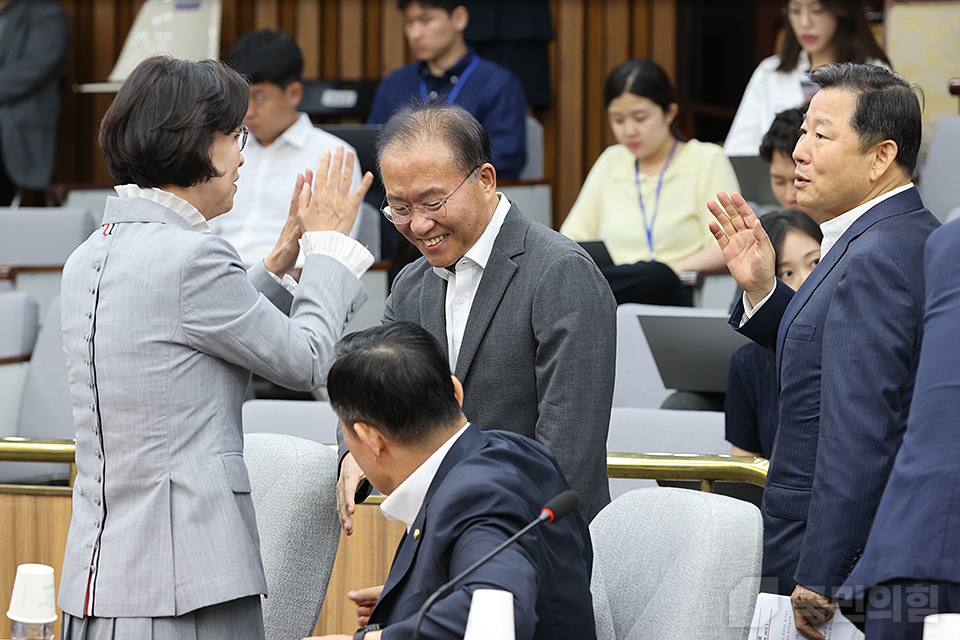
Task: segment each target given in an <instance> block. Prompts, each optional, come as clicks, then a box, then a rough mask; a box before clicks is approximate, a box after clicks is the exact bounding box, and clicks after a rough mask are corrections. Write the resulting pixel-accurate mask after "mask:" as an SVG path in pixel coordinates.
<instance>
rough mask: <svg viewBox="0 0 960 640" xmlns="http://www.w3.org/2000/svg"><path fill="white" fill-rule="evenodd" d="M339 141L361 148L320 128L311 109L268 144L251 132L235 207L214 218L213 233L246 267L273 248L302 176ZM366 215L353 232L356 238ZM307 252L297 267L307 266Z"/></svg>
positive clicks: (356, 178) (356, 168)
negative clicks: (310, 114)
mask: <svg viewBox="0 0 960 640" xmlns="http://www.w3.org/2000/svg"><path fill="white" fill-rule="evenodd" d="M337 145H343V148H344V150H345V151H353V152H354V154H356V150H355V149H354V148H353V147H351V146H350V145H349V144H347V143H346V142H344V141H343V140H341V139H340V138H338V137H336V136H334V135H332V134H329V133H327V132H326V131H324V130H322V129H318V128H317V127H315V126H313V123H312V122H310V118H309V117H308V116H307V114H305V113H301V114H300V117H299V118H298V119H297V121H296V122H294V123H293V124H292V125H290V126H289V127H288V128H287V130H286V131H284V132H283V133H281V134H280V136H279V137H278V138H277V139H276V140H274V141H273V142H272V143H270V144H269V145H268V146H266V147H264V146H263V145H261V144H260V142H259V141H258V140H257V139H256V138H255V137H254V136H250V139H249V140H248V141H247V146H246V147H244V149H243V166H242V167H240V179H239V180H238V181H237V193H236V195H235V196H234V198H233V209H232V210H231V211H230V212H229V213H227V214H226V215H223V216H220V217H218V218H215V219H214V220H211V222H210V228H211V230H212V231H213V233H215V234H217V235H218V236H221V237H223V238H226V239H227V241H229V242H230V244H232V245H233V246H234V248H236V250H237V253H239V254H240V258H241V259H242V260H243V263H244V264H246V265H248V266H249V265H251V264H254V263H256V262H257V261H258V260H263V259H264V258H265V257H267V255H268V254H269V253H270V251H271V250H272V249H273V247H274V245H275V244H276V242H277V238H278V237H279V236H280V230H281V229H282V228H283V223H284V222H285V221H286V219H287V214H288V213H289V211H290V198H291V196H292V195H293V188H294V186H295V184H296V180H297V174H298V173H303V172H304V171H305V170H306V169H310V170H311V171H316V169H317V164H318V163H319V162H320V157H321V156H322V155H323V152H324V151H330V153H333V152H334V151H336V149H337ZM361 175H362V172H361V168H360V163H359V162H355V163H354V165H353V180H352V182H351V184H350V190H351V191H353V190H354V189H356V188H357V186H359V184H360V177H361ZM359 220H360V217H359V216H357V222H355V223H354V225H353V229H352V230H351V232H350V235H351V236H353V237H356V233H357V231H358V228H359ZM303 259H304V256H303V254H301V255H300V257H299V258H298V259H297V266H298V267H302V266H303Z"/></svg>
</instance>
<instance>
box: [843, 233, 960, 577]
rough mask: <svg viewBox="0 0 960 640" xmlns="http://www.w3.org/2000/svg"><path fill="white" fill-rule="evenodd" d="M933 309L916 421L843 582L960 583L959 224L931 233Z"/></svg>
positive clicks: (913, 412)
mask: <svg viewBox="0 0 960 640" xmlns="http://www.w3.org/2000/svg"><path fill="white" fill-rule="evenodd" d="M924 264H925V280H926V290H927V311H926V319H925V321H924V333H923V347H922V349H921V351H920V366H919V368H918V369H917V385H916V392H915V393H914V396H913V404H912V405H911V407H910V419H909V421H908V423H907V431H906V433H905V434H904V436H903V445H902V446H901V447H900V452H899V453H898V454H897V459H896V462H895V463H894V465H893V471H892V472H891V474H890V481H889V482H888V483H887V488H886V490H885V491H884V493H883V499H882V500H881V501H880V506H879V507H878V509H877V517H876V518H875V519H874V522H873V529H871V531H870V538H869V540H868V542H867V548H866V551H864V554H863V559H862V560H861V561H860V563H859V564H858V565H857V567H856V569H854V571H853V573H852V574H850V577H849V579H848V580H847V582H846V585H845V586H849V587H852V588H853V589H854V590H855V591H856V592H859V591H863V590H864V589H869V588H870V587H873V586H874V585H877V584H879V583H881V582H885V581H888V580H893V579H896V578H905V579H913V580H923V581H929V582H954V583H960V367H958V365H957V363H958V362H960V339H958V335H957V329H958V327H960V222H951V223H950V224H948V225H945V226H944V227H942V228H941V229H938V230H937V231H935V232H934V233H933V234H931V236H930V239H929V240H928V241H927V247H926V253H925V256H924Z"/></svg>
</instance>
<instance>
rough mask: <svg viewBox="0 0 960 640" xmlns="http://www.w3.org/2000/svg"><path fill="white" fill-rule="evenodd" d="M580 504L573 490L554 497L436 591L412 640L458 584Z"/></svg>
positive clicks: (421, 613)
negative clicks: (538, 529)
mask: <svg viewBox="0 0 960 640" xmlns="http://www.w3.org/2000/svg"><path fill="white" fill-rule="evenodd" d="M578 504H580V499H579V498H578V497H577V492H576V491H574V490H573V489H567V490H566V491H564V492H563V493H561V494H559V495H556V496H554V497H553V498H551V499H550V501H549V502H548V503H547V504H545V505H544V507H543V509H541V510H540V515H539V516H537V517H536V519H535V520H534V521H533V522H531V523H530V524H528V525H527V526H525V527H524V528H523V529H520V531H518V532H516V533H515V534H513V535H512V536H510V537H509V538H507V539H506V540H504V541H503V543H502V544H500V546H498V547H497V548H496V549H494V550H493V551H491V552H490V553H488V554H487V555H485V556H483V557H482V558H480V559H479V560H477V561H476V562H474V563H473V564H472V565H470V566H469V567H467V568H466V569H464V570H463V571H462V572H461V573H460V575H458V576H456V577H454V578H453V579H452V580H451V581H450V582H448V583H446V584H445V585H443V586H442V587H440V588H439V589H437V590H436V591H434V592H433V593H432V594H431V595H430V597H429V598H427V601H426V602H424V603H423V606H422V607H420V611H418V612H417V621H416V623H415V624H414V625H413V635H412V636H411V638H412V640H417V639H418V638H419V637H420V624H421V623H422V622H423V617H424V616H425V615H427V611H428V610H429V609H430V607H432V606H433V603H434V602H436V601H437V600H439V599H440V598H442V597H444V596H445V595H447V594H449V593H450V592H451V591H453V588H454V587H455V586H456V585H457V583H458V582H460V581H461V580H463V579H464V578H466V577H467V576H468V575H470V574H471V573H473V572H474V571H476V570H477V569H479V568H480V567H482V566H483V565H485V564H487V563H488V562H490V560H492V559H493V558H494V557H496V556H497V555H498V554H499V553H500V552H501V551H503V550H504V549H506V548H507V547H509V546H510V545H512V544H513V543H514V542H516V541H517V540H519V539H520V538H522V537H523V536H525V535H526V534H527V533H529V532H530V531H532V530H533V529H536V528H537V527H538V526H540V525H541V524H542V523H544V522H556V521H557V520H559V519H561V518H563V517H565V516H567V515H568V514H569V513H570V512H571V511H573V510H574V509H576V508H577V505H578Z"/></svg>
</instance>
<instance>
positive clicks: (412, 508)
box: [380, 422, 470, 533]
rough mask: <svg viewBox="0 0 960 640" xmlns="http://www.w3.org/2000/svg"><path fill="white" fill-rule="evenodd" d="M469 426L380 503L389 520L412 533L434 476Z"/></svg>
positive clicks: (451, 438)
mask: <svg viewBox="0 0 960 640" xmlns="http://www.w3.org/2000/svg"><path fill="white" fill-rule="evenodd" d="M469 426H470V423H469V422H468V423H467V424H465V425H463V427H462V428H461V429H460V430H459V431H457V432H456V433H455V434H453V435H452V436H450V439H449V440H447V441H446V442H444V443H443V444H442V445H440V447H439V448H438V449H437V450H436V451H434V452H433V453H432V454H431V455H430V457H429V458H427V459H426V460H424V461H423V464H421V465H420V466H419V467H417V468H416V469H415V470H414V472H413V473H411V474H410V475H409V476H407V479H406V480H404V481H403V482H401V483H400V486H398V487H397V488H396V489H394V490H393V493H391V494H390V495H389V496H387V497H386V498H385V499H384V500H383V503H381V504H380V511H381V512H382V513H383V515H384V516H386V518H387V520H400V521H402V522H403V523H404V524H405V525H407V533H410V527H412V526H413V521H414V520H416V518H417V514H418V513H420V509H421V508H422V507H423V500H424V498H426V497H427V490H428V489H430V485H431V484H432V483H433V478H434V476H436V475H437V469H439V468H440V464H441V463H442V462H443V459H444V458H446V457H447V452H448V451H450V448H451V447H452V446H453V443H455V442H456V441H457V440H458V439H459V438H460V436H462V435H463V432H464V431H466V430H467V427H469Z"/></svg>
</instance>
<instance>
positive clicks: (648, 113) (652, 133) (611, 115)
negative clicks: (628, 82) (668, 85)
mask: <svg viewBox="0 0 960 640" xmlns="http://www.w3.org/2000/svg"><path fill="white" fill-rule="evenodd" d="M676 114H677V105H676V104H671V105H670V110H669V111H668V112H664V111H663V109H661V108H660V106H659V105H658V104H657V103H655V102H654V101H653V100H650V99H649V98H642V97H640V96H638V95H635V94H632V93H623V94H621V95H619V96H617V97H616V98H614V99H613V100H611V101H610V106H608V107H607V118H608V119H609V120H610V128H611V129H612V130H613V137H614V138H616V139H617V142H619V143H620V144H622V145H624V146H625V147H627V148H628V149H630V151H631V153H633V155H635V156H637V159H639V160H640V162H643V161H644V160H646V159H648V158H654V157H657V156H658V155H659V154H662V152H663V150H664V148H665V147H669V146H670V145H671V144H672V143H673V135H672V134H671V133H670V124H671V123H672V122H673V119H674V118H675V117H676Z"/></svg>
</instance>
